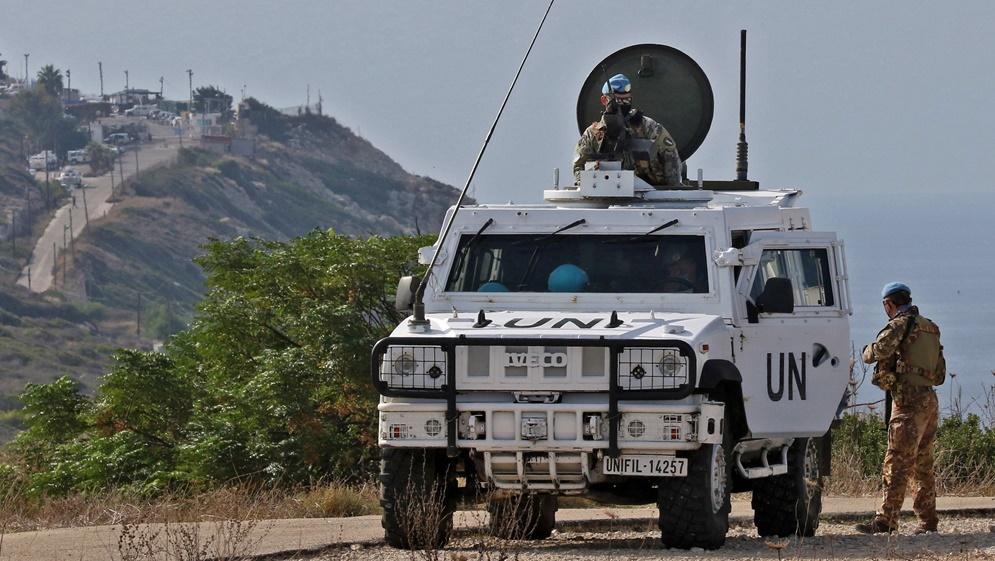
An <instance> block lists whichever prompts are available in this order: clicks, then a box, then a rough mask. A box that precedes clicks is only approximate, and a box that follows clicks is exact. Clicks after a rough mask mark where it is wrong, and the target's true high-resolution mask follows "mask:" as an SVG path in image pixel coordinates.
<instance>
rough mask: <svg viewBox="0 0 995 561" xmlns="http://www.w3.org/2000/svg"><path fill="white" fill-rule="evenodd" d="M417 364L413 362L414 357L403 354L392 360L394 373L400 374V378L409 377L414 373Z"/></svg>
mask: <svg viewBox="0 0 995 561" xmlns="http://www.w3.org/2000/svg"><path fill="white" fill-rule="evenodd" d="M417 366H418V363H417V362H415V357H413V356H411V355H410V354H403V355H401V356H399V357H397V358H395V359H394V373H395V374H400V375H401V376H410V375H412V374H414V373H415V368H416V367H417Z"/></svg>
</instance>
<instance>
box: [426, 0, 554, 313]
mask: <svg viewBox="0 0 995 561" xmlns="http://www.w3.org/2000/svg"><path fill="white" fill-rule="evenodd" d="M553 2H554V0H549V6H548V7H547V8H546V13H545V14H543V16H542V21H540V22H539V27H538V28H537V29H536V32H535V35H534V36H533V37H532V42H531V43H530V44H529V49H528V50H527V51H525V57H524V58H523V59H522V63H521V64H520V65H518V72H516V73H515V79H514V80H512V81H511V87H510V88H508V93H507V95H505V96H504V101H503V102H501V108H500V109H498V112H497V116H496V117H494V123H492V124H491V130H489V131H487V138H485V139H484V145H483V146H481V147H480V152H479V153H478V154H477V159H476V160H474V162H473V167H472V168H471V169H470V176H469V177H467V178H466V185H464V186H463V190H462V191H460V194H459V199H457V200H456V208H455V209H454V210H453V213H452V215H451V216H450V217H449V221H448V222H446V227H445V228H443V229H442V234H441V235H440V236H439V244H440V248H441V244H442V241H443V240H445V239H446V236H448V235H449V229H450V228H452V226H453V220H454V219H455V218H456V213H457V212H459V209H460V207H461V205H462V204H463V199H464V198H465V197H466V192H467V190H468V189H469V188H470V182H471V181H473V176H474V174H476V173H477V166H478V165H480V159H481V158H482V157H483V156H484V151H485V150H487V144H488V143H489V142H490V141H491V136H492V135H493V134H494V129H495V128H496V127H497V124H498V121H500V120H501V113H503V112H504V106H505V105H507V104H508V98H510V97H511V92H512V91H513V90H514V89H515V84H516V83H518V77H519V76H521V75H522V68H525V61H526V60H528V59H529V53H531V52H532V47H534V46H535V44H536V39H538V38H539V32H540V31H542V26H543V24H544V23H546V17H547V16H549V11H550V10H552V9H553ZM438 258H439V252H438V251H436V252H435V253H434V254H433V255H432V261H431V262H430V263H429V264H428V271H427V272H426V273H425V278H424V279H422V281H421V282H420V283H419V284H418V289H417V290H415V301H414V304H413V306H412V311H413V312H414V317H413V318H411V320H410V321H409V322H408V324H409V325H410V326H419V325H420V326H427V325H428V324H429V322H428V320H427V319H425V302H424V298H425V288H426V287H427V286H428V279H429V278H431V276H432V269H433V268H434V267H435V261H436V260H437V259H438Z"/></svg>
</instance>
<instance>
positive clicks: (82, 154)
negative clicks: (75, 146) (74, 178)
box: [66, 149, 90, 164]
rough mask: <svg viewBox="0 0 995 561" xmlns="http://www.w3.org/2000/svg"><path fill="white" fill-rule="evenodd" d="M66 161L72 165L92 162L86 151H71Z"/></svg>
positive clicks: (67, 154)
mask: <svg viewBox="0 0 995 561" xmlns="http://www.w3.org/2000/svg"><path fill="white" fill-rule="evenodd" d="M66 160H68V161H69V163H70V164H85V163H88V162H89V161H90V155H89V154H88V153H87V152H86V150H84V149H81V150H70V151H69V152H67V153H66Z"/></svg>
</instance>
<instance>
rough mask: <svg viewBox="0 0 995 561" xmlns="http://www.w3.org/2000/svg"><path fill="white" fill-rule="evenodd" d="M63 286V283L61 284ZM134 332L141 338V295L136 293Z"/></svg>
mask: <svg viewBox="0 0 995 561" xmlns="http://www.w3.org/2000/svg"><path fill="white" fill-rule="evenodd" d="M63 284H65V283H63ZM135 330H136V333H137V337H138V338H139V339H141V338H142V293H141V292H139V293H138V316H137V317H136V318H135Z"/></svg>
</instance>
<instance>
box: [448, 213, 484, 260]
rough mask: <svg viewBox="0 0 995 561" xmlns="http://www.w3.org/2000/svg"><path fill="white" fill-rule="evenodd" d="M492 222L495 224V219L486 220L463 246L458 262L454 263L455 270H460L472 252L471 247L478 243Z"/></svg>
mask: <svg viewBox="0 0 995 561" xmlns="http://www.w3.org/2000/svg"><path fill="white" fill-rule="evenodd" d="M491 224H494V219H493V218H488V219H487V222H484V225H483V226H481V227H480V229H479V230H477V233H476V234H474V235H473V236H472V237H471V238H470V239H469V240H468V241H467V242H466V245H464V246H463V251H461V252H460V254H459V255H458V256H457V257H456V262H455V263H454V264H453V270H454V271H458V270H460V268H461V267H462V266H463V262H464V261H466V256H467V255H468V254H469V253H470V249H472V248H473V246H475V245H477V240H479V239H480V235H481V234H483V233H484V230H486V229H487V228H489V227H490V225H491Z"/></svg>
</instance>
